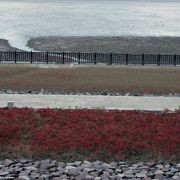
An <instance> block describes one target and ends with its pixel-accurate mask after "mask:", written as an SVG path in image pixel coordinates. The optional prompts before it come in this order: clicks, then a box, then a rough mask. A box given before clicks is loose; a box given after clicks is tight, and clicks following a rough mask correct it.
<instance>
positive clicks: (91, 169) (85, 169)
mask: <svg viewBox="0 0 180 180" xmlns="http://www.w3.org/2000/svg"><path fill="white" fill-rule="evenodd" d="M84 171H86V172H87V173H90V172H93V171H95V169H93V168H84Z"/></svg>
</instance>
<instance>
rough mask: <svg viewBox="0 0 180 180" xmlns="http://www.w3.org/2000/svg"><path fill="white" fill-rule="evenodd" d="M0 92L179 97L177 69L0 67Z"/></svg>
mask: <svg viewBox="0 0 180 180" xmlns="http://www.w3.org/2000/svg"><path fill="white" fill-rule="evenodd" d="M0 89H12V90H40V89H45V90H50V91H66V92H67V91H71V92H72V91H73V92H74V91H78V92H87V91H88V92H100V91H110V92H117V93H118V92H124V93H127V92H134V93H157V94H159V93H170V92H171V93H175V92H176V93H180V68H179V67H150V66H149V67H148V66H145V67H137V66H136V67H132V66H102V67H101V66H99V65H97V66H93V67H92V65H91V66H89V67H88V66H86V67H84V66H78V65H75V66H74V67H73V68H71V69H70V68H69V66H67V65H64V66H62V65H61V66H59V68H37V67H32V66H29V65H26V66H24V65H21V64H19V65H1V66H0Z"/></svg>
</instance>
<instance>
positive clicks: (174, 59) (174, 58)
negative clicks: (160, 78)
mask: <svg viewBox="0 0 180 180" xmlns="http://www.w3.org/2000/svg"><path fill="white" fill-rule="evenodd" d="M176 57H177V56H176V54H174V57H173V61H174V66H176Z"/></svg>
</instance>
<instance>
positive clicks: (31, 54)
mask: <svg viewBox="0 0 180 180" xmlns="http://www.w3.org/2000/svg"><path fill="white" fill-rule="evenodd" d="M30 56H31V61H30V63H31V64H32V58H33V53H32V51H31V52H30Z"/></svg>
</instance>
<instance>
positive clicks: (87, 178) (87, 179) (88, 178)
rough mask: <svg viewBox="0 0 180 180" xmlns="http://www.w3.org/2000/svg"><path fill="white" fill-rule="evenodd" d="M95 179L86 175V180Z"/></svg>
mask: <svg viewBox="0 0 180 180" xmlns="http://www.w3.org/2000/svg"><path fill="white" fill-rule="evenodd" d="M93 179H94V177H93V176H90V175H86V176H85V180H93Z"/></svg>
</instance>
